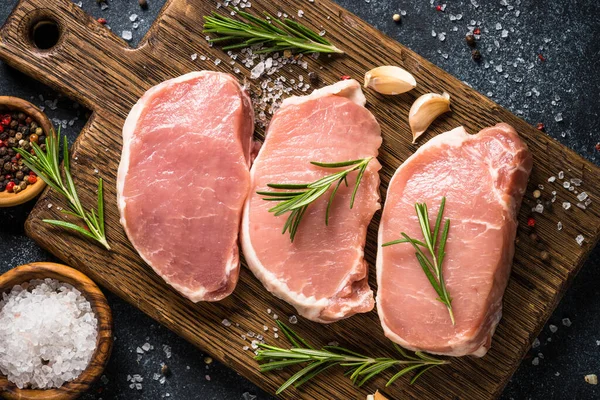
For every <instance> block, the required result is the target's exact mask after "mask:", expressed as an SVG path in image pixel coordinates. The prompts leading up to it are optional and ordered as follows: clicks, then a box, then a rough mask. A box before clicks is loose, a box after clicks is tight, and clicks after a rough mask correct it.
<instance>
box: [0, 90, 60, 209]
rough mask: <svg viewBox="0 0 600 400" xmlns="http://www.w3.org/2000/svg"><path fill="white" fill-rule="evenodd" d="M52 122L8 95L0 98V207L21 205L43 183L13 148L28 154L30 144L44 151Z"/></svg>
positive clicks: (30, 197) (29, 106) (30, 148)
mask: <svg viewBox="0 0 600 400" xmlns="http://www.w3.org/2000/svg"><path fill="white" fill-rule="evenodd" d="M52 132H54V130H53V129H52V123H51V122H50V120H49V119H48V117H47V116H46V114H44V113H43V112H42V111H41V110H40V109H39V108H37V107H36V106H34V105H33V104H31V103H30V102H28V101H26V100H23V99H20V98H18V97H12V96H0V207H12V206H16V205H19V204H23V203H25V202H27V201H29V200H31V199H33V198H34V197H36V196H37V195H38V194H40V192H41V191H42V190H44V188H45V187H46V183H45V182H44V181H42V180H41V179H40V178H38V177H37V176H36V175H35V173H33V172H32V171H30V170H29V168H27V166H25V165H24V164H23V161H22V160H21V158H20V157H21V156H20V155H18V154H17V152H16V151H15V148H22V149H24V150H27V151H31V150H32V147H31V142H32V141H33V142H36V143H38V144H39V145H40V146H42V149H43V148H45V146H46V145H45V140H46V135H48V134H51V133H52Z"/></svg>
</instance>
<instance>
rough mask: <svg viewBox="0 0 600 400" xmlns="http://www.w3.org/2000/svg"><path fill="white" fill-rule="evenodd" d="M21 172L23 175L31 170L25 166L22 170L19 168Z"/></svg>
mask: <svg viewBox="0 0 600 400" xmlns="http://www.w3.org/2000/svg"><path fill="white" fill-rule="evenodd" d="M21 171H23V173H24V174H29V172H31V170H30V169H29V168H28V167H26V166H23V168H21Z"/></svg>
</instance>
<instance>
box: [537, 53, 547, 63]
mask: <svg viewBox="0 0 600 400" xmlns="http://www.w3.org/2000/svg"><path fill="white" fill-rule="evenodd" d="M538 58H539V59H540V61H541V62H544V61H546V57H544V56H543V55H542V54H538Z"/></svg>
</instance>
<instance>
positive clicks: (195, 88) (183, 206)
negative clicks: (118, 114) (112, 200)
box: [117, 71, 254, 302]
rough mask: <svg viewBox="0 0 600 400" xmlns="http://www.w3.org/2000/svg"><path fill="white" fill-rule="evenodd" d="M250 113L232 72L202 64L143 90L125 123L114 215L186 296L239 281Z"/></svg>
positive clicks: (206, 294) (213, 296)
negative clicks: (198, 68)
mask: <svg viewBox="0 0 600 400" xmlns="http://www.w3.org/2000/svg"><path fill="white" fill-rule="evenodd" d="M253 115H254V114H253V111H252V105H251V103H250V98H249V97H248V96H247V94H246V93H245V92H244V90H243V89H242V88H241V87H240V85H239V84H238V82H237V80H236V79H234V78H233V77H232V76H231V75H228V74H223V73H219V72H211V71H200V72H192V73H189V74H186V75H183V76H181V77H179V78H175V79H171V80H168V81H166V82H163V83H161V84H159V85H157V86H155V87H153V88H151V89H150V90H148V91H147V92H146V94H144V96H143V97H142V98H141V99H140V100H139V101H138V102H137V104H136V105H135V106H134V107H133V108H132V110H131V112H130V113H129V116H128V117H127V120H126V121H125V126H124V127H123V152H122V154H121V164H120V165H119V173H118V177H117V195H118V203H119V209H120V211H121V223H122V224H123V227H124V228H125V232H126V233H127V236H128V237H129V240H130V241H131V243H132V244H133V246H134V247H135V249H136V250H137V252H138V253H139V254H140V256H141V257H142V258H143V259H144V260H145V261H146V262H147V263H148V264H149V265H150V266H151V267H152V268H153V269H154V270H155V271H156V273H157V274H158V275H160V276H161V277H162V278H163V279H164V280H165V281H166V282H167V283H168V284H170V285H171V286H173V287H174V288H175V289H177V290H178V291H179V292H180V293H181V294H183V295H184V296H186V297H188V298H189V299H190V300H192V301H194V302H197V301H202V300H204V301H216V300H220V299H222V298H224V297H226V296H227V295H229V294H230V293H231V292H232V291H233V289H234V288H235V285H236V283H237V280H238V273H239V254H238V244H237V239H238V232H239V226H240V221H241V215H242V208H243V206H244V201H245V200H246V197H247V195H248V190H249V188H250V173H249V166H250V149H251V143H252V134H253V130H254V121H253V118H254V117H253Z"/></svg>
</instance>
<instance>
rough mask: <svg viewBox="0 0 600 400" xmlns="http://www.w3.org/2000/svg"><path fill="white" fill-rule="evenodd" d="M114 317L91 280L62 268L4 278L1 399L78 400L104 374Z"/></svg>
mask: <svg viewBox="0 0 600 400" xmlns="http://www.w3.org/2000/svg"><path fill="white" fill-rule="evenodd" d="M112 343H113V338H112V315H111V312H110V308H109V307H108V304H107V302H106V298H105V297H104V295H103V294H102V292H101V291H100V289H99V288H98V286H96V284H95V283H94V282H92V280H91V279H89V278H88V277H87V276H85V275H84V274H82V273H81V272H79V271H77V270H75V269H73V268H70V267H67V266H65V265H61V264H55V263H50V262H38V263H31V264H25V265H21V266H20V267H17V268H14V269H12V270H10V271H8V272H6V273H5V274H3V275H0V397H4V398H6V399H15V400H16V399H19V400H25V399H48V400H50V399H52V400H59V399H74V398H77V397H79V396H80V395H81V394H82V393H84V392H85V391H87V390H88V388H89V387H90V385H91V384H92V383H93V382H94V381H95V380H96V379H97V378H98V377H100V375H101V374H102V372H103V371H104V368H105V366H106V364H107V362H108V359H109V357H110V353H111V350H112Z"/></svg>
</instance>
